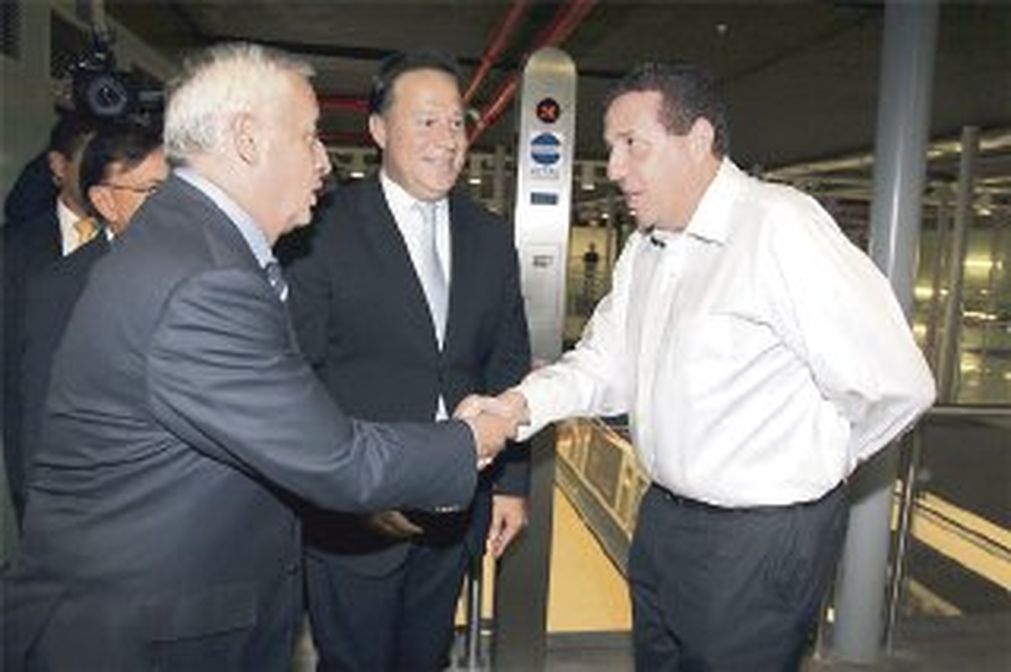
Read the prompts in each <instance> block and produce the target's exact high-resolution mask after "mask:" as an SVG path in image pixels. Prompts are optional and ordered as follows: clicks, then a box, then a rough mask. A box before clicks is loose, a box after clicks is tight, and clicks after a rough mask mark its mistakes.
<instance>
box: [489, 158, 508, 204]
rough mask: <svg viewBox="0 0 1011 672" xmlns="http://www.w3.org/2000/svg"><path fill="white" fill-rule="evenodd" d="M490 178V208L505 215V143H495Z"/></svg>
mask: <svg viewBox="0 0 1011 672" xmlns="http://www.w3.org/2000/svg"><path fill="white" fill-rule="evenodd" d="M494 171H495V173H494V177H493V178H492V192H491V193H492V196H491V202H492V210H494V211H495V212H497V213H498V214H500V215H505V203H506V195H505V190H506V150H505V145H495V166H494Z"/></svg>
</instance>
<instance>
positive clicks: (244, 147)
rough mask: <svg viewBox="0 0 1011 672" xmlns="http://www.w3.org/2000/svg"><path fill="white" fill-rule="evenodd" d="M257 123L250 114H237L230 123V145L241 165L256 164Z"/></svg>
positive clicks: (257, 155)
mask: <svg viewBox="0 0 1011 672" xmlns="http://www.w3.org/2000/svg"><path fill="white" fill-rule="evenodd" d="M257 130H258V129H257V123H256V119H254V118H253V115H251V114H239V115H237V116H236V117H235V119H234V120H233V121H232V145H233V147H235V153H236V154H237V155H238V157H239V159H240V160H241V161H242V162H243V163H247V164H249V165H253V164H255V163H256V162H257V160H258V157H259V153H260V151H261V149H260V143H259V142H258V140H257Z"/></svg>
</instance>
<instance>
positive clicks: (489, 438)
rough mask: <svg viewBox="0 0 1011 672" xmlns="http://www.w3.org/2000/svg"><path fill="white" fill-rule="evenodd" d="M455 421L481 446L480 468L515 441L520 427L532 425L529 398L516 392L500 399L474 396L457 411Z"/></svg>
mask: <svg viewBox="0 0 1011 672" xmlns="http://www.w3.org/2000/svg"><path fill="white" fill-rule="evenodd" d="M453 417H454V418H457V419H458V420H463V421H464V422H466V423H467V424H468V425H469V426H470V430H471V432H473V433H474V442H475V443H476V444H477V457H478V461H477V467H478V469H484V468H485V467H487V466H488V465H489V464H491V463H492V462H493V461H494V460H495V457H496V456H498V454H499V453H500V452H502V449H503V448H505V444H506V441H507V440H509V439H515V438H516V436H517V435H518V434H519V428H520V425H525V424H527V423H529V421H530V412H529V409H528V408H527V400H526V398H525V397H524V396H523V395H522V394H520V393H519V392H517V391H516V390H506V391H505V392H503V393H502V394H500V395H499V396H497V397H486V396H482V395H479V394H472V395H470V396H468V397H466V398H465V399H464V400H463V401H461V402H460V403H459V405H458V406H457V407H456V411H454V413H453Z"/></svg>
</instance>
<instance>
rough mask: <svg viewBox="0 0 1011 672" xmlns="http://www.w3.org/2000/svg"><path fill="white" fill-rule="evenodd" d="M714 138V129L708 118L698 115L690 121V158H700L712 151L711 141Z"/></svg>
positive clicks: (710, 153) (709, 154)
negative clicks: (693, 120)
mask: <svg viewBox="0 0 1011 672" xmlns="http://www.w3.org/2000/svg"><path fill="white" fill-rule="evenodd" d="M715 139H716V131H715V130H714V129H713V125H712V124H711V123H709V120H708V119H706V118H704V117H699V118H698V119H696V120H695V122H694V123H692V127H691V130H689V131H688V149H689V151H690V152H691V155H692V158H694V159H696V160H701V159H704V158H706V157H707V156H711V155H712V153H713V141H714V140H715Z"/></svg>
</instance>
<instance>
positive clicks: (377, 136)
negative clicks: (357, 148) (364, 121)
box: [369, 114, 386, 149]
mask: <svg viewBox="0 0 1011 672" xmlns="http://www.w3.org/2000/svg"><path fill="white" fill-rule="evenodd" d="M369 135H371V136H372V140H373V141H375V143H376V144H377V145H379V149H386V122H385V121H384V120H383V118H382V116H380V115H378V114H370V115H369Z"/></svg>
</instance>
